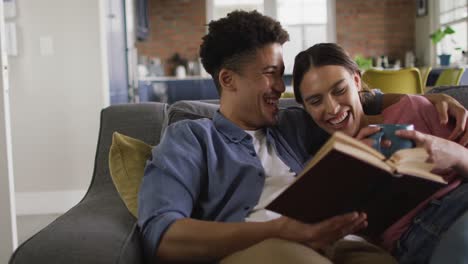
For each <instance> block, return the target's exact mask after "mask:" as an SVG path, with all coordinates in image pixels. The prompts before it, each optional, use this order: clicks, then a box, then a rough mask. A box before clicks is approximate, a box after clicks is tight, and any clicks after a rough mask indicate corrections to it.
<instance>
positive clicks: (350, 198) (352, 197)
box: [266, 132, 446, 237]
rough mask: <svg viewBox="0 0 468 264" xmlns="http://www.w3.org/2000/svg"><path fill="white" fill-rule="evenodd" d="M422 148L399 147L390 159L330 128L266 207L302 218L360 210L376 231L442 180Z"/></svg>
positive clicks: (369, 231) (314, 219)
mask: <svg viewBox="0 0 468 264" xmlns="http://www.w3.org/2000/svg"><path fill="white" fill-rule="evenodd" d="M427 158H428V154H427V153H426V151H425V150H424V149H422V148H413V149H403V150H399V151H397V152H395V153H394V154H393V156H392V157H390V158H389V159H385V156H384V155H382V154H381V153H379V152H378V151H376V150H374V149H373V148H371V147H369V146H367V145H366V144H364V143H362V142H360V141H358V140H356V139H354V138H352V137H349V136H347V135H345V134H343V133H341V132H335V133H334V134H333V136H332V137H331V138H330V139H329V140H328V141H327V143H325V145H324V146H323V147H322V148H321V149H320V150H319V151H318V152H317V154H316V155H315V156H314V158H313V159H311V160H310V161H309V162H308V163H307V164H306V166H305V169H304V170H303V172H302V173H301V174H300V175H298V176H297V179H296V180H295V181H294V182H293V183H292V184H291V185H290V186H289V187H288V188H286V189H285V190H284V191H283V192H282V193H281V194H280V195H279V196H278V197H276V198H275V199H274V200H273V201H272V202H271V203H270V204H269V205H267V207H266V209H268V210H271V211H274V212H277V213H280V214H282V215H285V216H288V217H291V218H294V219H297V220H300V221H303V222H309V223H314V222H319V221H321V220H324V219H327V218H329V217H332V216H336V215H339V214H343V213H347V212H351V211H362V212H366V213H367V215H368V222H369V226H368V227H367V228H366V229H365V230H364V231H363V233H364V234H366V235H370V236H373V237H375V236H378V235H380V234H381V233H382V232H383V231H385V229H386V228H387V227H389V226H390V225H391V224H392V223H394V222H395V221H397V220H398V219H399V218H401V217H402V216H404V215H405V214H406V213H408V212H409V211H410V210H412V209H413V208H415V207H416V206H417V205H418V204H419V203H421V202H422V201H424V200H425V199H427V198H428V197H429V196H430V195H432V194H433V193H434V192H435V191H437V190H438V189H440V188H441V187H443V186H444V185H445V184H446V182H445V180H444V179H443V178H442V177H441V176H438V175H436V174H433V173H431V170H432V168H433V165H432V164H430V163H427V162H426V160H427Z"/></svg>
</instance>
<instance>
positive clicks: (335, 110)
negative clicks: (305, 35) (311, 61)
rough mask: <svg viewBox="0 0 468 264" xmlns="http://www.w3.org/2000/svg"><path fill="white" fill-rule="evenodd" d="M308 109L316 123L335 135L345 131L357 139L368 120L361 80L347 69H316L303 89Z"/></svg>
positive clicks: (333, 67) (330, 67) (335, 67)
mask: <svg viewBox="0 0 468 264" xmlns="http://www.w3.org/2000/svg"><path fill="white" fill-rule="evenodd" d="M299 89H300V92H301V95H302V98H303V100H304V106H305V109H306V110H307V112H308V113H309V115H310V116H311V117H312V118H313V119H314V121H315V123H317V125H319V126H320V127H321V128H322V129H324V130H325V131H327V132H328V133H330V134H332V133H333V132H335V131H341V132H344V133H345V134H347V135H349V136H355V135H356V134H357V133H358V132H359V129H360V127H361V123H363V122H364V121H363V120H364V112H363V110H362V104H361V100H360V99H359V93H358V92H359V91H360V90H361V77H360V76H359V74H358V73H354V74H351V73H350V72H349V71H347V70H346V68H344V67H343V66H337V65H327V66H321V67H314V68H312V69H310V70H309V71H307V72H306V74H305V75H304V78H303V80H302V82H301V85H300V87H299Z"/></svg>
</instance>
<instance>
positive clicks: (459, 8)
mask: <svg viewBox="0 0 468 264" xmlns="http://www.w3.org/2000/svg"><path fill="white" fill-rule="evenodd" d="M439 3H440V13H439V19H440V25H441V26H450V27H451V28H453V30H454V31H455V34H452V35H449V37H448V38H449V39H450V41H445V42H444V43H443V45H438V46H437V52H438V53H439V54H440V53H442V52H445V53H448V54H451V55H452V61H454V62H459V61H461V60H462V53H461V51H462V50H464V51H466V50H467V42H468V36H467V32H468V28H467V25H468V15H467V10H468V0H450V1H442V0H441V1H439ZM456 48H459V49H461V50H456Z"/></svg>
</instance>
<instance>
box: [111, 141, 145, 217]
mask: <svg viewBox="0 0 468 264" xmlns="http://www.w3.org/2000/svg"><path fill="white" fill-rule="evenodd" d="M151 149H152V147H151V146H150V145H148V144H146V143H145V142H143V141H141V140H138V139H135V138H131V137H128V136H125V135H122V134H120V133H118V132H114V134H113V135H112V145H111V147H110V152H109V171H110V174H111V177H112V181H113V182H114V185H115V187H116V189H117V191H118V192H119V195H120V197H121V198H122V200H123V201H124V203H125V205H126V206H127V208H128V210H129V211H130V212H131V213H132V214H133V215H134V216H135V217H137V216H138V191H139V189H140V184H141V181H142V179H143V172H144V169H145V164H146V161H147V160H148V159H149V158H150V157H151Z"/></svg>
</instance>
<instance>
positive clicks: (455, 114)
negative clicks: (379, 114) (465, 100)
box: [382, 93, 468, 146]
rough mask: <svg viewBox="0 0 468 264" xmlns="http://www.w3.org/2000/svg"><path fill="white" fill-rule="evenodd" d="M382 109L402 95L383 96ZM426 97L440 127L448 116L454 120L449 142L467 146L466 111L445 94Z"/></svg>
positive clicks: (467, 113)
mask: <svg viewBox="0 0 468 264" xmlns="http://www.w3.org/2000/svg"><path fill="white" fill-rule="evenodd" d="M382 96H383V97H382V109H385V108H387V107H388V106H390V105H392V104H394V103H396V102H398V101H399V100H400V99H401V97H402V96H404V95H403V94H383V95H382ZM422 96H424V97H426V98H427V99H428V100H429V101H430V102H431V103H432V104H433V105H434V106H435V108H436V109H437V112H438V113H439V119H440V122H441V125H446V124H447V123H448V121H449V116H450V117H452V118H454V119H455V122H456V123H455V128H454V129H453V131H452V133H451V134H450V136H449V139H450V140H454V141H457V142H458V143H460V144H461V145H463V146H467V145H468V129H467V126H466V124H467V119H468V111H467V110H466V109H465V107H463V105H461V104H460V103H459V102H458V101H457V100H455V99H454V98H453V97H451V96H449V95H446V94H442V93H439V94H425V95H422Z"/></svg>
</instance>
